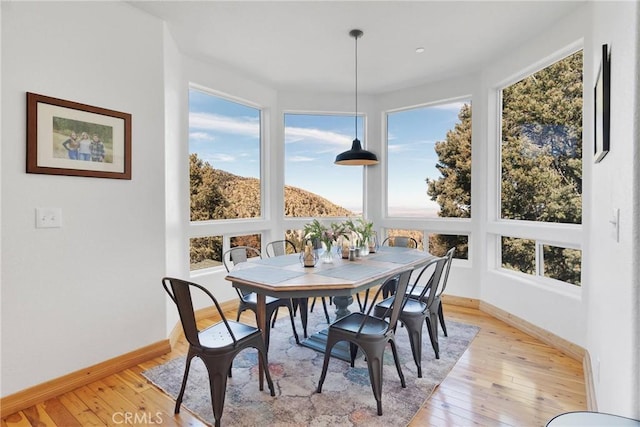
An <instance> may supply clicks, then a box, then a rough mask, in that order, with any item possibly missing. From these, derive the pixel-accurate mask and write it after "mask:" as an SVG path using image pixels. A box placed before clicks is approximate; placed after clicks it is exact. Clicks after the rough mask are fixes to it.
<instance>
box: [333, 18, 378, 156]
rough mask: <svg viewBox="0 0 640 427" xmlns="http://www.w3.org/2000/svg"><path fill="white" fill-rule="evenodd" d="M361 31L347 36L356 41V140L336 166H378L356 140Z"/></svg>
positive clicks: (354, 31) (352, 32)
mask: <svg viewBox="0 0 640 427" xmlns="http://www.w3.org/2000/svg"><path fill="white" fill-rule="evenodd" d="M362 34H363V33H362V31H360V30H351V31H350V32H349V35H350V36H351V37H353V38H354V39H355V40H356V111H355V114H354V118H355V123H356V138H355V139H354V140H353V143H352V145H351V150H348V151H345V152H344V153H340V154H338V155H337V156H336V161H335V164H336V165H348V166H367V165H375V164H378V157H376V155H375V154H373V153H372V152H371V151H367V150H363V149H362V144H360V140H359V139H358V38H359V37H362Z"/></svg>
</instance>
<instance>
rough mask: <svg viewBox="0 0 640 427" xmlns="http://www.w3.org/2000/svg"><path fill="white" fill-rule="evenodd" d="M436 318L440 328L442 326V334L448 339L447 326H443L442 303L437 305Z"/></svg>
mask: <svg viewBox="0 0 640 427" xmlns="http://www.w3.org/2000/svg"><path fill="white" fill-rule="evenodd" d="M438 318H439V319H440V326H442V332H444V336H445V337H448V336H449V335H447V326H446V325H445V324H444V313H443V312H442V302H440V304H438Z"/></svg>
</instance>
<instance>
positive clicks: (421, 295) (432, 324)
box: [374, 257, 447, 378]
mask: <svg viewBox="0 0 640 427" xmlns="http://www.w3.org/2000/svg"><path fill="white" fill-rule="evenodd" d="M446 262H447V259H446V258H444V257H443V258H434V259H432V260H431V261H429V262H428V263H427V264H426V265H425V266H424V267H422V270H421V271H420V273H419V274H418V276H417V277H416V281H415V282H414V283H413V285H411V287H410V288H409V290H408V291H407V295H406V296H407V297H408V298H407V301H406V303H405V305H404V307H403V308H402V311H401V312H400V322H401V323H402V324H403V325H404V326H405V327H406V328H407V333H408V334H409V343H410V345H411V352H412V353H413V360H414V362H415V363H416V367H417V369H418V378H422V325H423V323H426V324H427V330H428V331H429V338H430V340H431V346H432V347H433V351H434V352H435V354H436V359H439V358H440V348H439V344H438V318H437V315H438V313H437V311H434V310H433V299H434V298H435V294H436V292H435V289H436V287H437V286H438V283H439V282H440V276H441V275H442V271H443V270H444V267H445V264H446ZM428 275H430V276H429V279H428V280H427V283H426V284H425V285H424V286H420V287H418V286H417V284H418V283H420V281H421V279H422V278H423V276H424V278H426V277H427V276H428ZM416 289H419V290H420V292H418V293H416ZM399 291H400V290H399V289H398V292H399ZM396 295H397V294H396ZM394 301H395V299H394V296H393V295H392V296H391V297H389V298H387V299H385V300H383V301H381V302H379V303H378V304H376V306H375V310H374V315H375V316H377V317H384V316H385V315H386V313H388V311H389V307H390V306H391V305H392V304H393V303H394Z"/></svg>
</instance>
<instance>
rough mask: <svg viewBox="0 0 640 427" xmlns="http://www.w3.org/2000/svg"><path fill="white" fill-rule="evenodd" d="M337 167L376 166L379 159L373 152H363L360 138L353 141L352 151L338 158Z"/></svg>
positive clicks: (339, 155)
mask: <svg viewBox="0 0 640 427" xmlns="http://www.w3.org/2000/svg"><path fill="white" fill-rule="evenodd" d="M335 163H336V165H355V166H358V165H364V166H367V165H375V164H377V163H378V157H376V155H375V154H373V153H372V152H371V151H367V150H363V149H362V145H360V140H359V139H358V138H356V139H354V140H353V144H352V145H351V150H348V151H345V152H344V153H340V154H338V155H337V156H336V161H335Z"/></svg>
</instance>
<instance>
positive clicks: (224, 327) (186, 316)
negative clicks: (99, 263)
mask: <svg viewBox="0 0 640 427" xmlns="http://www.w3.org/2000/svg"><path fill="white" fill-rule="evenodd" d="M162 286H163V287H164V289H165V291H166V292H167V294H169V297H170V298H171V299H172V300H173V302H174V303H175V304H176V307H177V308H178V313H179V315H180V322H181V323H182V329H183V330H184V335H185V337H186V339H187V341H188V343H189V351H188V352H187V359H186V366H185V369H184V377H183V379H182V387H180V393H178V397H177V399H176V406H175V409H174V412H175V413H176V414H177V413H179V412H180V405H181V404H182V397H183V396H184V391H185V387H186V385H187V378H188V376H189V368H190V367H191V360H192V359H193V358H194V357H199V358H200V359H201V360H202V362H204V365H205V366H206V368H207V372H208V373H209V385H210V388H211V405H212V407H213V417H214V419H215V425H216V427H219V426H220V420H221V419H222V411H223V410H224V399H225V394H226V390H227V375H228V376H229V377H230V376H231V365H232V363H233V359H234V358H235V357H236V355H237V354H238V353H240V352H241V351H243V350H245V349H247V348H249V347H253V348H255V349H256V350H258V353H259V357H260V358H261V360H262V364H263V365H264V366H265V371H264V372H265V376H266V378H267V385H268V386H269V390H270V392H271V396H275V395H276V393H275V390H274V388H273V381H272V380H271V374H270V373H269V363H268V359H267V348H266V346H265V343H264V340H263V338H262V331H261V330H260V329H258V328H256V327H253V326H249V325H245V324H244V323H239V322H234V321H228V320H227V319H226V318H225V316H224V313H223V312H222V309H221V308H220V305H219V304H218V301H217V300H216V299H215V298H214V296H213V295H212V294H211V293H210V292H209V291H208V290H207V289H205V288H204V287H202V286H200V285H198V284H196V283H192V282H187V281H185V280H180V279H175V278H171V277H165V278H163V279H162ZM192 288H196V289H199V290H200V291H202V292H204V293H205V294H206V295H207V296H208V297H209V298H211V300H212V301H213V304H214V305H215V307H216V310H218V314H219V315H220V318H221V319H222V321H221V322H218V323H216V324H215V325H213V326H209V327H208V328H206V329H203V330H198V326H197V324H196V318H195V314H194V308H193V302H192V299H191V289H192ZM260 390H262V388H260Z"/></svg>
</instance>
